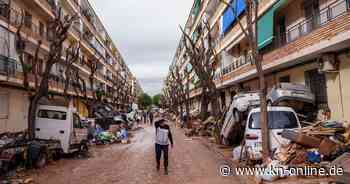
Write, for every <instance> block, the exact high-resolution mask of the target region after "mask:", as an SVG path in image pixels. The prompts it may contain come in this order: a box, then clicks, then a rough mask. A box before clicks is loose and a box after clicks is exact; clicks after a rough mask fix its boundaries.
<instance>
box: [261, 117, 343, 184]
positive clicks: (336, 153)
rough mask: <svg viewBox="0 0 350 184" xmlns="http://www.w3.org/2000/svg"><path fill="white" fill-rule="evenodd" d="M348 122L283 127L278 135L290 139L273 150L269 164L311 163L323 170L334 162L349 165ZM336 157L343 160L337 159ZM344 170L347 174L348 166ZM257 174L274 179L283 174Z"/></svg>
mask: <svg viewBox="0 0 350 184" xmlns="http://www.w3.org/2000/svg"><path fill="white" fill-rule="evenodd" d="M349 125H350V124H349V123H348V122H340V121H320V122H317V123H315V124H313V125H310V126H307V127H303V128H301V129H297V130H283V131H282V132H281V136H282V137H283V138H285V139H288V140H290V143H289V144H288V145H282V146H280V147H278V148H277V149H275V150H273V151H274V152H273V156H272V160H271V161H270V162H269V163H268V164H270V165H271V164H273V165H278V167H285V168H291V167H294V168H296V167H297V168H305V167H313V168H324V169H326V170H329V169H330V168H332V167H334V166H337V167H342V168H344V167H350V165H349V163H350V126H349ZM339 159H342V160H343V161H342V162H340V161H339ZM344 164H345V165H344ZM343 174H344V175H347V176H350V168H349V169H348V170H344V173H343ZM312 176H315V175H312ZM317 176H319V175H317ZM257 177H262V178H263V179H264V180H276V179H278V178H283V177H285V176H282V175H280V176H279V177H274V178H271V177H270V176H269V177H267V176H266V177H265V176H257Z"/></svg>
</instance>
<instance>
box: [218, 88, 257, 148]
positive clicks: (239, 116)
mask: <svg viewBox="0 0 350 184" xmlns="http://www.w3.org/2000/svg"><path fill="white" fill-rule="evenodd" d="M259 105H260V97H259V93H258V92H255V91H251V92H241V93H238V94H237V95H235V96H234V98H233V101H232V103H231V105H230V108H229V110H228V111H227V113H226V116H225V120H224V124H223V126H222V129H221V133H220V137H221V142H222V143H223V144H225V145H229V144H231V145H232V144H239V143H240V141H241V140H242V138H243V133H244V132H243V131H239V130H244V126H245V119H246V117H247V115H248V113H249V110H250V109H252V108H254V107H257V106H259Z"/></svg>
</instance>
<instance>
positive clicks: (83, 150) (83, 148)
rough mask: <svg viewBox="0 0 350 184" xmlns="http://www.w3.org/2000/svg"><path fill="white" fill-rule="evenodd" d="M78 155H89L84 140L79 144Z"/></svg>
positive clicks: (84, 156)
mask: <svg viewBox="0 0 350 184" xmlns="http://www.w3.org/2000/svg"><path fill="white" fill-rule="evenodd" d="M79 155H80V156H81V157H83V158H87V157H89V147H88V145H87V144H86V143H85V142H82V143H81V145H80V148H79Z"/></svg>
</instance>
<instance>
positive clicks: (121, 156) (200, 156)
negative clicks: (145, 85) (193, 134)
mask: <svg viewBox="0 0 350 184" xmlns="http://www.w3.org/2000/svg"><path fill="white" fill-rule="evenodd" d="M172 131H173V137H174V148H173V149H170V150H169V164H170V165H169V175H164V172H163V169H162V167H161V170H160V171H157V170H156V164H155V153H154V149H155V148H154V134H155V133H154V132H155V130H154V128H153V127H150V126H145V127H144V128H143V129H141V130H137V131H136V132H134V137H133V138H132V140H131V143H130V144H127V145H125V144H114V145H107V146H102V147H101V146H97V147H93V148H92V149H91V152H92V156H91V157H90V158H88V159H62V160H60V161H57V162H54V163H51V164H49V165H48V166H47V167H45V168H43V169H40V170H31V171H28V173H27V174H29V176H30V177H32V178H33V179H34V181H35V183H39V184H47V183H50V184H80V183H81V184H114V183H123V184H138V183H139V184H145V183H149V184H153V183H154V184H187V183H191V184H192V183H193V184H197V183H198V184H206V183H207V184H216V183H220V184H225V183H227V184H228V183H230V184H232V183H243V182H242V181H240V180H239V178H233V177H222V176H220V175H219V172H218V167H219V163H222V162H223V161H222V160H220V158H219V157H218V155H216V154H215V153H214V152H213V151H211V150H210V149H208V148H207V147H206V146H204V145H202V144H201V143H200V142H199V141H198V140H192V139H188V138H187V137H185V136H184V134H183V131H182V130H181V129H177V128H173V130H172Z"/></svg>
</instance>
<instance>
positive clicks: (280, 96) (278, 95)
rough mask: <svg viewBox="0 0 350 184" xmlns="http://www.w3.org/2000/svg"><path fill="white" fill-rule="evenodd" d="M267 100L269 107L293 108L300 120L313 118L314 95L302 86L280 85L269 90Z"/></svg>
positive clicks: (314, 108)
mask: <svg viewBox="0 0 350 184" xmlns="http://www.w3.org/2000/svg"><path fill="white" fill-rule="evenodd" d="M267 99H268V101H267V103H268V104H269V105H270V106H287V107H291V108H293V109H294V110H295V111H296V113H297V114H298V116H299V117H300V118H301V119H302V120H305V121H312V120H313V119H314V118H315V115H316V113H315V112H316V111H315V110H316V107H315V95H314V94H313V93H312V92H311V89H310V88H308V87H307V86H305V85H303V84H293V83H280V84H278V85H276V86H274V87H273V88H272V89H271V91H270V92H269V93H268V95H267Z"/></svg>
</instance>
